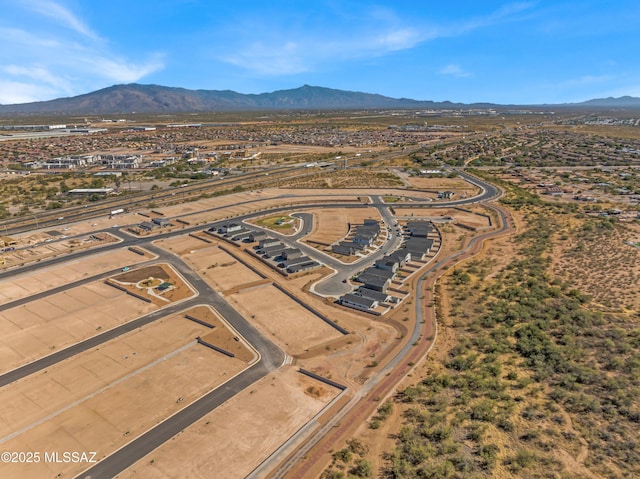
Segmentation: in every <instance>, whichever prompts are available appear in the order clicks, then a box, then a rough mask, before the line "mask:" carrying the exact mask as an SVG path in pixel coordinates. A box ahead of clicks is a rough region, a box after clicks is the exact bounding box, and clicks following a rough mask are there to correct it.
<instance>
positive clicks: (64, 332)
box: [0, 282, 157, 372]
mask: <svg viewBox="0 0 640 479" xmlns="http://www.w3.org/2000/svg"><path fill="white" fill-rule="evenodd" d="M156 309H157V307H156V306H155V305H153V304H151V303H145V302H143V301H141V300H139V299H136V298H134V297H132V296H129V295H127V294H125V293H124V292H122V291H119V290H117V289H115V288H112V287H110V286H108V285H106V284H104V283H102V282H95V283H89V284H87V285H84V286H80V287H77V288H72V289H70V290H67V291H65V292H63V293H58V294H54V295H51V296H47V297H45V298H42V299H39V300H36V301H32V302H30V303H28V304H26V305H22V306H17V307H14V308H10V309H7V310H4V311H2V312H0V365H1V368H2V371H3V372H6V371H9V370H11V369H13V368H15V367H17V366H20V365H22V364H26V363H28V362H30V361H33V360H35V359H38V358H41V357H43V356H47V355H48V354H50V353H52V352H53V351H57V350H59V349H62V348H65V347H67V346H69V345H71V344H75V343H77V342H79V341H82V340H84V339H87V338H89V337H92V336H95V335H96V334H99V333H100V332H103V331H106V330H109V329H111V328H114V327H115V326H118V325H120V324H124V323H126V322H128V321H131V320H133V319H135V318H137V317H139V316H142V315H144V314H147V313H149V312H151V311H154V310H156Z"/></svg>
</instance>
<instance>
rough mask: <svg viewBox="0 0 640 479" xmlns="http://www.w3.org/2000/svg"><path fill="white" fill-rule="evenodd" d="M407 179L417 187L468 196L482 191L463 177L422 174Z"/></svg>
mask: <svg viewBox="0 0 640 479" xmlns="http://www.w3.org/2000/svg"><path fill="white" fill-rule="evenodd" d="M407 180H408V181H409V183H411V185H412V186H414V187H415V188H419V189H422V190H438V191H440V190H442V191H445V190H449V191H454V192H456V193H458V196H460V194H463V193H464V194H466V195H467V196H473V195H475V194H477V193H478V192H479V191H480V189H479V188H478V187H477V186H473V185H472V184H470V183H467V182H466V181H465V180H463V179H462V178H424V177H420V176H411V177H409V178H407Z"/></svg>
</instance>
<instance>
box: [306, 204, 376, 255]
mask: <svg viewBox="0 0 640 479" xmlns="http://www.w3.org/2000/svg"><path fill="white" fill-rule="evenodd" d="M365 219H375V220H378V221H379V220H380V215H379V214H378V210H376V209H374V208H366V207H363V208H326V209H324V208H323V209H318V210H316V211H314V213H313V231H312V232H311V234H309V235H308V236H306V237H305V242H307V243H310V244H313V243H315V244H321V245H325V246H329V245H331V244H333V243H335V242H336V241H340V240H341V239H342V238H344V237H345V236H346V234H347V233H348V232H349V223H351V224H352V225H353V224H362V223H363V222H364V220H365Z"/></svg>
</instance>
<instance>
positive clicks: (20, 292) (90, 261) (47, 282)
mask: <svg viewBox="0 0 640 479" xmlns="http://www.w3.org/2000/svg"><path fill="white" fill-rule="evenodd" d="M151 258H152V256H151V255H150V254H148V255H146V256H141V255H139V254H136V253H134V252H132V251H130V250H128V249H121V250H118V251H113V252H108V253H98V254H96V255H92V256H85V257H83V258H82V259H80V260H75V261H69V262H67V263H65V264H64V265H63V266H52V267H49V268H43V269H39V270H37V271H35V272H32V273H24V274H16V275H15V276H12V277H11V278H10V279H6V280H3V281H0V304H5V303H8V302H9V301H14V300H16V299H21V298H25V297H27V296H31V295H33V294H36V293H41V292H42V291H47V290H49V289H52V288H56V287H58V286H62V285H65V284H69V283H71V282H74V281H78V280H80V279H82V278H86V277H88V276H94V275H98V274H101V273H105V272H107V271H111V270H114V269H118V268H122V267H124V266H127V265H133V264H137V263H140V262H143V261H148V260H149V259H151Z"/></svg>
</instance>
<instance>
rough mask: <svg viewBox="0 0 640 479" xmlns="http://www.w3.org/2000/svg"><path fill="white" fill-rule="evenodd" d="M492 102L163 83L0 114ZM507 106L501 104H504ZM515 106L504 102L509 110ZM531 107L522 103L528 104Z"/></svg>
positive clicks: (634, 102) (614, 101) (608, 103)
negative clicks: (195, 87)
mask: <svg viewBox="0 0 640 479" xmlns="http://www.w3.org/2000/svg"><path fill="white" fill-rule="evenodd" d="M500 106H501V105H496V104H492V103H474V104H464V103H452V102H449V101H443V102H433V101H419V100H411V99H408V98H390V97H387V96H383V95H378V94H373V93H363V92H355V91H346V90H337V89H333V88H327V87H319V86H312V85H309V84H304V85H302V86H300V87H298V88H293V89H288V90H279V91H274V92H271V93H260V94H243V93H238V92H235V91H233V90H189V89H186V88H179V87H166V86H162V85H142V84H139V83H128V84H120V85H112V86H109V87H106V88H103V89H101V90H97V91H94V92H90V93H85V94H83V95H78V96H74V97H70V98H58V99H56V100H51V101H40V102H33V103H23V104H18V105H0V114H5V115H8V114H74V115H91V114H97V115H105V114H118V113H131V112H137V113H189V112H206V111H262V110H286V109H288V110H363V109H407V108H413V109H465V108H496V107H500ZM503 106H505V107H506V105H503ZM514 106H517V105H509V106H508V107H509V108H513V107H514ZM530 107H531V105H529V106H527V108H530ZM545 107H547V108H548V107H554V108H557V107H559V108H568V107H597V108H601V107H606V108H640V98H635V97H630V96H623V97H620V98H613V97H609V98H602V99H596V100H589V101H586V102H582V103H573V104H565V105H545Z"/></svg>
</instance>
